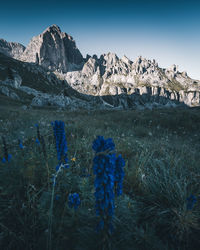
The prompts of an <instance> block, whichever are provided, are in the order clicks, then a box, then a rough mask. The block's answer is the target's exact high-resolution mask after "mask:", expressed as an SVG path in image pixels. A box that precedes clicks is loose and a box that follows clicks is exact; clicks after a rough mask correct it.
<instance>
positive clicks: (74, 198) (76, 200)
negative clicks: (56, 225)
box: [68, 193, 81, 210]
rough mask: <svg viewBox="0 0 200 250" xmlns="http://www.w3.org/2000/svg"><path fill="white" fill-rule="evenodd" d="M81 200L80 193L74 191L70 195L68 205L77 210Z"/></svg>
mask: <svg viewBox="0 0 200 250" xmlns="http://www.w3.org/2000/svg"><path fill="white" fill-rule="evenodd" d="M80 204H81V200H80V197H79V194H77V193H73V194H70V195H69V197H68V205H69V207H70V208H74V209H75V210H76V209H77V208H78V207H79V206H80Z"/></svg>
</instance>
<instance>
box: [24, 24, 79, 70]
mask: <svg viewBox="0 0 200 250" xmlns="http://www.w3.org/2000/svg"><path fill="white" fill-rule="evenodd" d="M20 59H21V60H22V61H26V62H33V63H37V64H39V65H41V66H43V67H45V68H47V69H49V70H51V71H59V72H63V73H66V72H67V71H68V70H69V69H71V68H72V64H75V65H79V64H81V63H82V62H83V56H82V55H81V53H80V51H79V50H78V48H77V47H76V43H75V41H74V40H73V37H71V36H70V35H68V34H66V33H64V32H61V29H60V28H59V27H58V26H57V25H55V24H54V25H52V26H50V27H48V28H47V29H46V30H45V31H44V32H42V33H41V34H40V35H38V36H35V37H33V38H32V39H31V41H30V43H29V44H28V46H27V48H26V50H25V51H24V53H23V54H22V56H21V57H20Z"/></svg>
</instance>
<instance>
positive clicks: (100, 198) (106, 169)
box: [92, 136, 116, 230]
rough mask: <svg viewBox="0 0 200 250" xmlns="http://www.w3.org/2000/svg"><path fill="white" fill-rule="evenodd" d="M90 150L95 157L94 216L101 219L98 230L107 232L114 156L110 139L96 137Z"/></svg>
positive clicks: (111, 204) (112, 208)
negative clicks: (93, 152) (92, 150)
mask: <svg viewBox="0 0 200 250" xmlns="http://www.w3.org/2000/svg"><path fill="white" fill-rule="evenodd" d="M92 148H93V149H94V150H95V153H96V156H95V157H94V159H93V171H94V174H95V175H96V178H95V183H94V185H95V194H94V195H95V198H96V205H95V207H96V214H97V215H98V216H100V217H101V219H100V222H99V225H98V228H99V230H102V229H104V228H105V230H107V229H108V230H109V225H111V222H112V217H113V214H114V169H115V161H116V156H115V153H113V151H114V149H115V144H114V143H113V141H112V139H111V138H109V139H107V140H105V139H104V137H103V136H98V137H97V139H96V140H95V141H94V142H93V146H92Z"/></svg>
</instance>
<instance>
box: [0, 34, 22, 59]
mask: <svg viewBox="0 0 200 250" xmlns="http://www.w3.org/2000/svg"><path fill="white" fill-rule="evenodd" d="M24 50H25V47H24V46H23V45H22V44H20V43H14V42H7V41H6V40H4V39H0V53H3V54H5V55H7V56H10V57H13V58H15V59H19V57H20V56H21V54H23V52H24Z"/></svg>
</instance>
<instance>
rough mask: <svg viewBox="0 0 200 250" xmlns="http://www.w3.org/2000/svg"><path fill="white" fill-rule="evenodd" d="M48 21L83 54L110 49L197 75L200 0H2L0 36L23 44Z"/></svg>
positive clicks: (45, 25)
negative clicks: (70, 38)
mask: <svg viewBox="0 0 200 250" xmlns="http://www.w3.org/2000/svg"><path fill="white" fill-rule="evenodd" d="M52 24H57V25H58V26H59V27H60V28H61V30H62V31H64V32H66V33H68V34H70V35H72V36H73V38H74V39H75V41H76V44H77V47H78V48H79V50H80V51H81V53H82V54H83V56H85V55H86V54H87V53H88V54H90V55H93V54H97V55H98V56H99V55H100V54H103V53H107V52H114V53H116V54H117V55H118V56H119V57H121V56H123V55H126V56H127V57H129V58H130V59H131V60H133V61H134V60H135V58H136V57H137V56H138V55H142V56H143V57H146V58H148V59H156V61H157V62H158V64H159V66H160V67H164V68H167V67H169V66H170V65H172V64H177V65H178V66H179V70H180V71H183V70H186V71H187V72H188V74H189V76H190V77H192V78H195V79H200V0H189V1H185V0H167V1H164V0H137V1H135V0H122V1H118V0H115V1H114V0H111V1H109V0H107V1H106V0H99V1H95V0H71V1H68V0H65V1H61V0H57V1H55V0H54V1H53V0H49V1H45V0H29V1H27V0H26V1H20V0H19V1H14V0H9V1H8V0H7V1H1V3H0V38H4V39H6V40H7V41H15V42H20V43H22V44H24V45H25V46H26V45H27V44H28V42H29V40H30V39H31V38H32V37H33V36H35V35H38V34H39V33H41V32H42V31H43V30H44V29H46V28H47V27H48V26H50V25H52Z"/></svg>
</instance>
